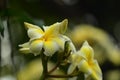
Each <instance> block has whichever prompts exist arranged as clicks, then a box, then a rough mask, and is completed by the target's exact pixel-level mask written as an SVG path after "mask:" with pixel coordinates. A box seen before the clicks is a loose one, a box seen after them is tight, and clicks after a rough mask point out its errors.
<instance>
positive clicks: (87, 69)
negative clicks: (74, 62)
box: [78, 59, 92, 74]
mask: <svg viewBox="0 0 120 80" xmlns="http://www.w3.org/2000/svg"><path fill="white" fill-rule="evenodd" d="M78 69H79V70H80V71H82V72H84V73H86V74H91V73H92V70H91V67H90V66H89V64H88V63H87V62H86V60H84V59H83V60H81V61H80V62H79V64H78Z"/></svg>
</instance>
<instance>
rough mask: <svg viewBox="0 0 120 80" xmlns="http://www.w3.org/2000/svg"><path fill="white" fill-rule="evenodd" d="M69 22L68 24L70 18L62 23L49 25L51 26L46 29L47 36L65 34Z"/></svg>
mask: <svg viewBox="0 0 120 80" xmlns="http://www.w3.org/2000/svg"><path fill="white" fill-rule="evenodd" d="M67 24H68V20H67V19H65V20H63V21H62V22H60V23H58V22H57V23H55V24H53V25H51V26H49V28H47V29H45V32H46V33H45V36H46V37H48V36H54V35H58V34H63V33H65V31H66V29H67Z"/></svg>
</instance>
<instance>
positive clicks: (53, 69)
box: [48, 62, 60, 74]
mask: <svg viewBox="0 0 120 80" xmlns="http://www.w3.org/2000/svg"><path fill="white" fill-rule="evenodd" d="M59 65H60V62H58V63H57V64H56V66H55V67H54V68H52V69H51V70H50V71H49V72H48V74H50V73H52V72H53V71H55V70H56V69H57V67H58V66H59Z"/></svg>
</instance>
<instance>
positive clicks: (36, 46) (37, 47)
mask: <svg viewBox="0 0 120 80" xmlns="http://www.w3.org/2000/svg"><path fill="white" fill-rule="evenodd" d="M42 47H43V41H42V40H33V41H32V42H31V43H30V50H31V52H32V53H33V54H34V55H35V56H36V55H39V54H40V52H41V49H42Z"/></svg>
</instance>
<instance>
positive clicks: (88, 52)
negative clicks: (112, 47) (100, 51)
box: [80, 41, 94, 60]
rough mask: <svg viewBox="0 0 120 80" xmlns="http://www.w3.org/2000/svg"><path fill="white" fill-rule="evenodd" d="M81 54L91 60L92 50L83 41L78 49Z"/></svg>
mask: <svg viewBox="0 0 120 80" xmlns="http://www.w3.org/2000/svg"><path fill="white" fill-rule="evenodd" d="M80 53H81V56H83V57H84V58H86V60H92V59H93V57H94V51H93V49H92V47H91V46H90V45H89V44H88V42H87V41H85V42H84V43H83V45H82V47H81V49H80Z"/></svg>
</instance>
